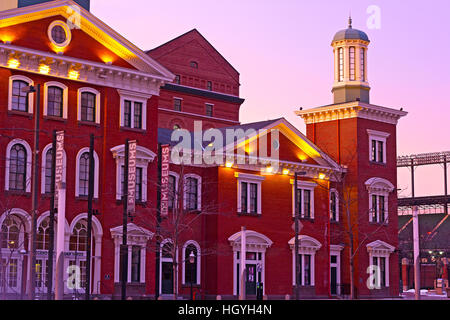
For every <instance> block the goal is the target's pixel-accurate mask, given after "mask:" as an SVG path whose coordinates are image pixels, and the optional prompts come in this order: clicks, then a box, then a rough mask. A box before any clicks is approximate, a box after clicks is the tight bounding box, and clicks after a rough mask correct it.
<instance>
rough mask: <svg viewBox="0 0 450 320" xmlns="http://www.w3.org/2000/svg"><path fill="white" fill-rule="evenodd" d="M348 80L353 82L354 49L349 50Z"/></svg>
mask: <svg viewBox="0 0 450 320" xmlns="http://www.w3.org/2000/svg"><path fill="white" fill-rule="evenodd" d="M349 58H350V80H355V47H350V48H349Z"/></svg>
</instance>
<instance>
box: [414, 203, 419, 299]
mask: <svg viewBox="0 0 450 320" xmlns="http://www.w3.org/2000/svg"><path fill="white" fill-rule="evenodd" d="M413 243H414V287H415V299H416V300H419V299H420V264H419V263H420V261H419V250H420V248H419V216H418V213H417V206H414V208H413Z"/></svg>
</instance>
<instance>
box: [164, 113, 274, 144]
mask: <svg viewBox="0 0 450 320" xmlns="http://www.w3.org/2000/svg"><path fill="white" fill-rule="evenodd" d="M280 119H283V118H278V119H273V120H265V121H258V122H251V123H244V124H240V125H235V126H231V127H223V128H217V129H218V130H220V131H221V132H222V134H223V136H224V137H226V136H225V132H226V130H227V129H234V130H236V129H242V130H244V132H245V131H247V130H249V129H253V130H255V131H258V130H260V129H263V128H265V127H267V126H269V125H270V124H271V123H274V122H277V121H279V120H280ZM173 131H174V130H173V129H166V128H158V143H161V144H169V145H171V146H174V145H176V144H178V143H179V141H172V140H171V136H172V132H173ZM202 136H203V132H202ZM191 139H192V140H191V146H192V145H195V142H196V141H195V140H194V139H195V137H194V135H193V134H191ZM235 141H236V137H235ZM201 143H202V147H203V148H205V147H206V146H207V145H208V144H209V142H207V141H202V142H201ZM197 146H199V144H197Z"/></svg>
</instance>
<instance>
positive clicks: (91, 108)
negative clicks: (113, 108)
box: [81, 92, 96, 122]
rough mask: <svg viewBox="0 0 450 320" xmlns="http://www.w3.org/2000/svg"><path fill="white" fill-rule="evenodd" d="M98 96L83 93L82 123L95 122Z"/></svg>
mask: <svg viewBox="0 0 450 320" xmlns="http://www.w3.org/2000/svg"><path fill="white" fill-rule="evenodd" d="M95 114H96V96H95V94H93V93H91V92H83V93H81V121H89V122H95Z"/></svg>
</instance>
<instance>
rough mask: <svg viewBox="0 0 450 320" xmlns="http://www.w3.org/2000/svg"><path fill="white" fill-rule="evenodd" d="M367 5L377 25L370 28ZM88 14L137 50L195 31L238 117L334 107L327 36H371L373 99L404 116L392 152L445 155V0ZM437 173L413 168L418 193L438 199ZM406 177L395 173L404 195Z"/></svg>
mask: <svg viewBox="0 0 450 320" xmlns="http://www.w3.org/2000/svg"><path fill="white" fill-rule="evenodd" d="M370 5H376V6H378V7H379V8H380V9H381V28H380V29H369V28H368V26H367V20H368V19H369V16H370V15H369V14H368V13H366V10H367V8H368V7H369V6H370ZM91 11H92V12H93V13H94V14H95V15H96V16H97V17H99V18H100V19H102V20H103V21H105V22H106V23H107V24H108V25H109V26H111V27H112V28H114V29H115V30H116V31H117V32H119V33H120V34H122V35H123V36H125V37H127V38H128V39H129V40H130V41H132V42H133V43H135V44H136V45H137V46H139V47H140V48H141V49H151V48H154V47H156V46H158V45H160V44H162V43H164V42H166V41H168V40H170V39H173V38H175V37H177V36H179V35H180V34H182V33H184V32H186V31H189V30H191V29H193V28H197V29H198V30H199V31H200V32H201V33H202V34H203V35H204V36H205V37H206V38H207V39H208V40H209V41H210V42H211V43H212V44H213V45H214V46H215V48H216V49H217V50H218V51H219V52H220V53H222V55H223V56H224V57H225V58H226V59H227V60H228V61H229V62H230V63H231V64H232V65H233V66H234V67H235V68H236V69H237V70H238V71H239V72H240V74H241V78H240V79H241V97H243V98H245V99H246V101H245V102H244V104H243V105H242V108H241V114H240V117H241V121H242V122H251V121H258V120H266V119H272V118H278V117H280V116H283V117H285V118H286V119H288V120H289V121H290V122H291V123H293V124H294V125H295V126H297V127H298V128H299V129H300V130H301V131H302V132H305V125H304V123H303V120H302V119H300V118H298V117H296V116H295V115H294V110H296V109H297V108H298V107H300V106H302V107H303V108H309V107H315V106H320V105H325V104H329V103H331V102H332V95H331V91H330V90H331V87H332V83H333V56H332V48H331V46H330V43H331V40H332V38H333V35H334V34H335V32H337V31H338V30H340V29H345V28H346V27H347V19H348V15H349V12H350V11H351V15H352V18H353V27H354V28H357V29H361V30H363V31H365V32H366V33H367V34H368V36H369V39H370V40H371V43H370V46H369V51H368V68H369V71H368V78H369V83H370V85H371V88H372V89H371V103H374V104H377V105H382V106H386V107H393V108H400V107H403V108H404V110H406V111H408V112H409V115H408V116H407V117H405V118H403V119H401V120H400V122H399V126H398V141H397V146H398V154H399V155H406V154H412V153H422V152H435V151H448V150H450V139H449V138H450V135H449V127H450V124H449V120H450V103H449V98H448V94H449V93H450V77H449V75H450V62H449V61H450V60H449V59H450V22H449V21H450V1H448V0H433V1H423V0H420V1H419V0H410V1H400V0H397V1H392V0H371V1H365V0H348V1H344V0H341V1H335V0H318V1H300V0H297V1H293V0H292V1H291V0H281V1H269V0H228V1H211V0H208V1H206V0H191V1H181V0H175V1H148V0H127V1H124V0H92V1H91ZM442 171H443V167H442V166H435V167H431V168H430V167H428V168H427V167H419V168H418V169H417V171H416V181H417V182H416V195H417V196H420V195H426V194H443V193H444V191H443V173H442ZM409 187H410V182H409V171H408V170H407V169H402V170H399V188H402V189H406V190H404V191H403V192H402V193H401V194H402V195H404V196H408V195H410V192H411V191H410V189H409Z"/></svg>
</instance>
